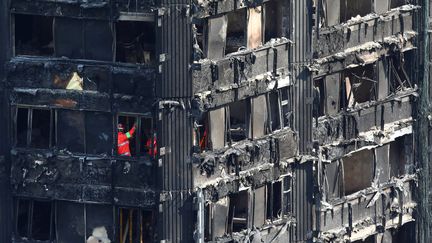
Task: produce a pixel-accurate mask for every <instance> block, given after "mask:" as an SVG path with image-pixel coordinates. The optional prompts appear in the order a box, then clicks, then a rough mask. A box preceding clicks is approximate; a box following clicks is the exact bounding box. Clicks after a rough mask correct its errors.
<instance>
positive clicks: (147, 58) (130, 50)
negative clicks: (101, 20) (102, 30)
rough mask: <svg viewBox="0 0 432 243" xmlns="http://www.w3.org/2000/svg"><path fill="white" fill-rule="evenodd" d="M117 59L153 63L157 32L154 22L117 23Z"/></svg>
mask: <svg viewBox="0 0 432 243" xmlns="http://www.w3.org/2000/svg"><path fill="white" fill-rule="evenodd" d="M116 35H117V41H116V43H117V44H116V61H117V62H126V63H134V64H136V63H141V64H151V63H154V60H155V41H156V37H155V35H156V33H155V26H154V23H153V22H142V21H120V22H118V23H116Z"/></svg>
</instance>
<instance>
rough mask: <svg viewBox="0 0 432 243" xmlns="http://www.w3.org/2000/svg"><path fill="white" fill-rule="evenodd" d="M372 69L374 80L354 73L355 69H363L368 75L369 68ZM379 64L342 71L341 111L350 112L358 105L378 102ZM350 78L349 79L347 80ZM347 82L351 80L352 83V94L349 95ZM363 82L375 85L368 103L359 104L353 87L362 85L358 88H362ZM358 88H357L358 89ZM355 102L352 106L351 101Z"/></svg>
mask: <svg viewBox="0 0 432 243" xmlns="http://www.w3.org/2000/svg"><path fill="white" fill-rule="evenodd" d="M369 67H371V70H372V71H373V77H372V78H373V79H372V78H369V77H365V76H359V75H357V74H355V73H354V72H353V70H354V69H358V70H360V69H361V68H363V69H364V73H366V71H367V68H369ZM378 71H379V70H378V63H377V62H374V63H370V64H367V65H365V66H356V67H353V68H350V69H345V70H344V71H342V73H340V78H341V82H342V83H341V85H340V92H341V94H340V96H339V97H340V100H341V102H340V107H341V109H340V110H345V111H346V110H349V109H355V108H356V107H357V106H358V105H361V104H366V103H370V104H373V103H374V102H376V101H378V97H379V90H378V88H379V80H378V79H379V73H378ZM349 76H352V77H354V78H355V79H357V81H360V82H357V83H355V82H354V81H353V80H354V79H351V78H348V77H349ZM347 78H348V79H347ZM347 80H349V83H350V92H349V94H347ZM363 82H372V83H373V84H372V85H371V87H372V88H371V90H370V92H371V94H370V99H369V100H368V101H363V102H358V101H357V99H356V97H355V95H354V92H355V91H353V90H354V88H353V86H355V84H360V85H359V86H358V87H360V86H361V85H362V84H363ZM358 87H357V88H358ZM351 99H352V100H353V104H352V105H351V106H350V102H351V101H350V100H351Z"/></svg>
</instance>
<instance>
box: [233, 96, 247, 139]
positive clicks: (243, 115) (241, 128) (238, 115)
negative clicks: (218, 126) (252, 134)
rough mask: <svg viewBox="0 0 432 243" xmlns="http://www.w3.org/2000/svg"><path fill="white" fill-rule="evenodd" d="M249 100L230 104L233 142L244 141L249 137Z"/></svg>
mask: <svg viewBox="0 0 432 243" xmlns="http://www.w3.org/2000/svg"><path fill="white" fill-rule="evenodd" d="M248 102H249V100H242V101H237V102H234V103H230V104H229V114H230V135H231V140H232V141H233V142H238V141H241V140H244V139H246V138H247V137H248V130H249V127H248V126H249V122H248V121H247V119H248V117H249V116H248V115H247V112H248V110H249V109H250V106H249V105H248V104H247V103H248Z"/></svg>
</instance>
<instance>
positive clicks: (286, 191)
mask: <svg viewBox="0 0 432 243" xmlns="http://www.w3.org/2000/svg"><path fill="white" fill-rule="evenodd" d="M291 181H292V179H291V177H290V176H285V177H284V178H283V204H282V205H283V212H284V215H288V214H290V213H291Z"/></svg>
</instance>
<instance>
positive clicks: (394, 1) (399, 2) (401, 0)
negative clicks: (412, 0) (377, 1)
mask: <svg viewBox="0 0 432 243" xmlns="http://www.w3.org/2000/svg"><path fill="white" fill-rule="evenodd" d="M389 1H390V2H391V3H390V8H398V7H401V6H403V5H405V4H407V0H389Z"/></svg>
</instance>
